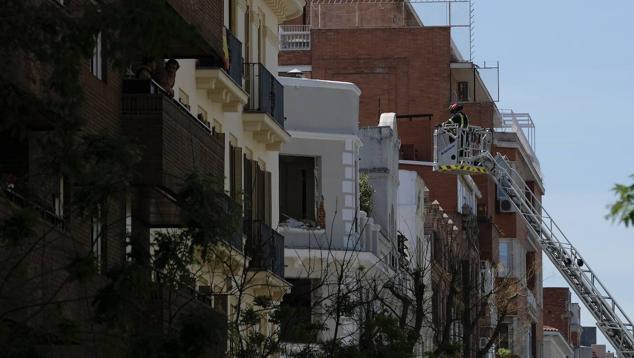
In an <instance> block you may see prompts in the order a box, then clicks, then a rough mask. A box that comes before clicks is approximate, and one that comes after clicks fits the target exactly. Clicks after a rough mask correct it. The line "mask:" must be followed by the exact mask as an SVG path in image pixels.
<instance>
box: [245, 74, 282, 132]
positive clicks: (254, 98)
mask: <svg viewBox="0 0 634 358" xmlns="http://www.w3.org/2000/svg"><path fill="white" fill-rule="evenodd" d="M245 74H246V90H247V92H248V93H249V103H248V104H247V108H246V109H247V110H248V111H252V112H264V113H268V114H269V115H270V116H271V117H272V118H273V119H274V120H275V122H276V123H277V124H278V125H279V126H280V127H282V128H284V86H282V84H281V83H280V81H278V80H277V78H275V76H273V74H272V73H271V72H269V70H267V69H266V67H264V65H263V64H261V63H246V64H245Z"/></svg>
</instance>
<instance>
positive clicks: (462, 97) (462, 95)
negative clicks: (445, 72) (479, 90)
mask: <svg viewBox="0 0 634 358" xmlns="http://www.w3.org/2000/svg"><path fill="white" fill-rule="evenodd" d="M458 101H460V102H467V101H469V82H467V81H460V82H458Z"/></svg>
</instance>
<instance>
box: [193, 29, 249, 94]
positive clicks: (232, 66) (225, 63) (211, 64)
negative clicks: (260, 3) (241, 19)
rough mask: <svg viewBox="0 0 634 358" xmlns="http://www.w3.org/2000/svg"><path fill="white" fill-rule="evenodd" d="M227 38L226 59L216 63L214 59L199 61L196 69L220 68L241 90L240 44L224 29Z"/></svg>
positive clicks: (242, 76) (242, 73) (241, 64)
mask: <svg viewBox="0 0 634 358" xmlns="http://www.w3.org/2000/svg"><path fill="white" fill-rule="evenodd" d="M225 34H226V37H227V49H228V52H229V53H228V56H229V57H228V58H226V59H224V60H221V62H218V60H216V59H210V58H205V59H200V60H199V61H198V64H197V67H198V68H201V69H204V68H221V69H223V70H224V71H225V72H226V73H227V74H228V75H229V77H231V79H232V80H233V81H234V82H235V83H236V84H237V85H238V86H240V87H241V88H242V79H243V78H244V59H243V58H242V42H240V40H238V38H237V37H236V36H235V35H234V34H233V32H231V30H229V29H227V28H225Z"/></svg>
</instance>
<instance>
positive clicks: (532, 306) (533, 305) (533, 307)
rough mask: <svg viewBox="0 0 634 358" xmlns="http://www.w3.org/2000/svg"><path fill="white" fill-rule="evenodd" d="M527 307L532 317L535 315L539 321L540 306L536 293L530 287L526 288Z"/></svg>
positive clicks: (535, 318)
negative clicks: (538, 305)
mask: <svg viewBox="0 0 634 358" xmlns="http://www.w3.org/2000/svg"><path fill="white" fill-rule="evenodd" d="M526 308H527V310H528V313H529V314H530V315H531V317H533V319H534V320H535V321H537V320H538V318H539V316H538V313H539V307H537V300H536V299H535V295H534V294H533V292H532V291H531V290H530V289H528V288H527V289H526Z"/></svg>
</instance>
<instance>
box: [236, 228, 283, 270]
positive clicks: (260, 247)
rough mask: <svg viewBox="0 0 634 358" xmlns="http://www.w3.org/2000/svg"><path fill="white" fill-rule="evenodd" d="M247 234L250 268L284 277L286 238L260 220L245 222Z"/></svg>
mask: <svg viewBox="0 0 634 358" xmlns="http://www.w3.org/2000/svg"><path fill="white" fill-rule="evenodd" d="M245 234H246V236H247V245H246V249H247V250H246V251H247V255H248V256H249V257H250V258H251V262H250V264H249V265H250V268H252V269H265V270H268V271H271V272H273V273H274V274H276V275H278V276H280V277H284V236H282V235H281V234H280V233H278V232H277V231H275V229H273V228H272V227H270V226H269V225H267V224H264V223H261V222H259V221H258V220H253V221H250V220H245Z"/></svg>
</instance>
